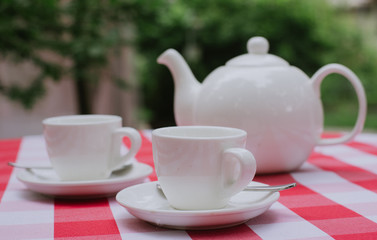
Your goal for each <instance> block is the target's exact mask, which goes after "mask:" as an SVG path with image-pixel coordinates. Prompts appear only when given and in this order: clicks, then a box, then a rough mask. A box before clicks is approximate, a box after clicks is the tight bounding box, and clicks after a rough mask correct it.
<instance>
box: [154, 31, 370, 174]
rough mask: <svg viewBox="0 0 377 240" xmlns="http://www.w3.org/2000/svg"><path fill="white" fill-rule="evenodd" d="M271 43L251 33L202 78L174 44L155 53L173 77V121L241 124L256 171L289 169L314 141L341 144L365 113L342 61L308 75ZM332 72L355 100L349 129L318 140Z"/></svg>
mask: <svg viewBox="0 0 377 240" xmlns="http://www.w3.org/2000/svg"><path fill="white" fill-rule="evenodd" d="M268 48H269V43H268V41H267V40H266V39H265V38H263V37H253V38H251V39H250V40H249V41H248V43H247V49H248V53H247V54H243V55H241V56H238V57H235V58H233V59H231V60H229V61H228V62H227V63H226V64H225V66H221V67H219V68H217V69H215V70H214V71H213V72H212V73H210V74H209V75H208V76H207V78H206V79H205V80H204V81H203V83H202V84H201V83H199V82H198V81H197V80H196V79H195V77H194V75H193V74H192V72H191V70H190V68H189V66H188V65H187V63H186V62H185V60H184V59H183V57H182V56H181V55H180V54H179V53H178V52H177V51H176V50H174V49H168V50H166V51H165V52H164V53H163V54H161V56H160V57H159V58H158V60H157V61H158V63H161V64H165V65H167V67H168V68H169V70H170V71H171V73H172V75H173V78H174V81H175V95H174V114H175V119H176V123H177V125H215V126H227V127H235V128H241V129H244V130H245V131H246V132H247V133H248V137H247V146H246V148H247V149H248V150H250V151H251V152H252V153H253V154H254V156H255V159H256V161H257V173H259V174H261V173H275V172H285V171H293V170H295V169H297V168H299V167H300V166H301V165H302V164H303V163H304V162H305V160H306V159H307V158H308V157H309V155H310V153H311V152H312V150H313V148H314V147H315V146H316V145H331V144H340V143H345V142H347V141H350V140H352V139H353V138H354V137H355V135H356V134H358V133H359V132H361V130H362V128H363V126H364V122H365V117H366V98H365V92H364V88H363V86H362V84H361V82H360V80H359V79H358V77H357V76H356V75H355V74H354V73H353V72H352V71H351V70H349V69H348V68H346V67H345V66H342V65H340V64H328V65H326V66H324V67H322V68H321V69H319V70H318V71H317V72H316V73H315V74H314V76H313V77H312V78H309V77H308V76H307V75H306V74H305V73H304V72H302V71H301V70H300V69H298V68H297V67H294V66H290V65H289V64H288V62H287V61H285V60H284V59H282V58H280V57H277V56H275V55H272V54H268ZM331 73H338V74H341V75H343V76H344V77H346V78H347V79H348V80H349V81H350V82H351V84H352V85H353V87H354V89H355V91H356V95H357V98H358V102H359V109H358V117H357V121H356V124H355V126H354V128H353V130H352V131H351V132H350V133H348V134H346V135H344V136H342V137H339V138H334V139H322V138H321V133H322V132H323V109H322V103H321V99H320V85H321V82H322V80H323V79H324V78H325V77H326V76H327V75H329V74H331Z"/></svg>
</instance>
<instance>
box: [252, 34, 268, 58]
mask: <svg viewBox="0 0 377 240" xmlns="http://www.w3.org/2000/svg"><path fill="white" fill-rule="evenodd" d="M268 49H269V43H268V41H267V39H265V38H264V37H252V38H250V39H249V41H247V51H248V52H249V53H253V54H267V53H268Z"/></svg>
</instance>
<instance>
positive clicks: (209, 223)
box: [116, 182, 280, 229]
mask: <svg viewBox="0 0 377 240" xmlns="http://www.w3.org/2000/svg"><path fill="white" fill-rule="evenodd" d="M156 184H157V182H149V183H143V184H138V185H135V186H132V187H128V188H126V189H123V190H122V191H120V192H119V193H118V194H117V195H116V200H117V201H118V203H119V204H120V205H122V206H123V207H125V208H126V209H127V210H128V212H129V213H131V214H132V215H134V216H135V217H137V218H139V219H141V220H144V221H146V222H149V223H152V224H154V225H157V226H160V227H167V228H175V229H216V228H224V227H230V226H235V225H238V224H241V223H244V222H246V221H248V220H249V219H251V218H254V217H256V216H258V215H260V214H262V213H264V212H265V211H266V210H268V209H269V208H270V206H271V205H272V204H273V203H274V202H276V201H277V200H278V199H279V196H280V194H279V193H278V192H275V193H271V192H252V191H242V192H240V193H238V194H237V195H235V196H234V197H232V198H231V199H230V201H229V203H228V205H227V206H226V207H224V208H222V209H215V210H196V211H192V210H177V209H174V208H172V207H171V206H170V205H169V203H168V201H167V200H166V198H165V197H164V196H163V195H162V193H161V192H160V191H159V190H157V188H156ZM249 185H265V184H262V183H258V182H251V183H250V184H249Z"/></svg>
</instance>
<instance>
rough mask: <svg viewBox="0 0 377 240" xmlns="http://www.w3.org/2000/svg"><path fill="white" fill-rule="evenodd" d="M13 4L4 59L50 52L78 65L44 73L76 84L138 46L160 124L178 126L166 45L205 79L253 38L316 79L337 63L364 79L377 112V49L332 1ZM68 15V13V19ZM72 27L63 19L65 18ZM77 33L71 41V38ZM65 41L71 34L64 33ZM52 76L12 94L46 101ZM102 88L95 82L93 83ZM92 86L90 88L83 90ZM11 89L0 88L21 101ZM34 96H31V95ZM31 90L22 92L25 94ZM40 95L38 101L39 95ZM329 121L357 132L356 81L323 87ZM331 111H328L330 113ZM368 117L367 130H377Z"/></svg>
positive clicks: (2, 39) (2, 7) (6, 19)
mask: <svg viewBox="0 0 377 240" xmlns="http://www.w3.org/2000/svg"><path fill="white" fill-rule="evenodd" d="M62 3H65V4H58V3H57V1H53V0H39V1H38V0H37V1H30V0H29V1H28V0H14V1H11V0H4V1H2V2H1V3H0V13H1V14H0V16H1V17H0V18H1V19H0V20H1V21H0V53H1V54H2V55H12V56H15V57H16V58H17V59H19V60H20V59H21V60H22V59H25V58H29V59H30V58H31V59H32V57H35V56H37V55H36V54H34V51H35V49H44V48H47V49H50V50H51V51H55V52H57V53H58V54H59V55H62V56H64V57H67V58H69V59H72V61H73V65H72V66H71V67H70V68H68V69H67V68H66V69H64V68H63V69H62V68H61V66H59V64H53V63H51V62H44V61H40V60H38V59H37V60H36V61H35V64H39V63H38V62H40V65H39V66H40V68H41V69H42V74H44V75H45V76H48V79H49V78H52V79H56V80H59V79H60V78H61V76H62V74H66V72H68V73H70V74H71V75H72V76H73V78H74V79H75V80H76V82H93V79H98V72H97V71H98V70H100V69H101V68H103V67H106V64H107V61H106V60H107V59H106V57H107V56H108V54H109V52H111V51H112V52H114V51H115V52H116V49H119V47H121V46H123V45H125V44H132V45H133V46H134V48H135V49H137V52H138V57H137V58H136V59H135V62H134V63H135V66H136V67H137V74H138V78H139V80H140V85H141V89H142V95H143V103H144V112H145V113H146V114H145V116H148V120H149V122H150V123H151V125H152V127H160V126H165V125H173V124H175V122H174V117H173V92H174V85H173V80H172V77H171V75H170V73H169V71H168V70H167V68H166V67H164V66H161V65H158V64H157V63H156V59H157V57H158V56H159V55H160V54H161V53H162V52H163V51H164V50H166V49H167V48H175V49H177V50H178V51H179V52H181V53H182V54H183V55H184V57H185V59H186V60H187V62H188V63H189V65H190V67H191V69H192V70H193V72H194V74H195V75H196V77H197V78H198V79H199V80H204V78H205V77H206V76H207V75H208V74H209V73H210V72H211V71H212V70H214V69H215V68H216V67H218V66H221V65H224V63H225V62H226V61H227V60H229V59H230V58H232V57H235V56H237V55H240V54H243V53H245V52H246V42H247V40H248V39H249V38H250V37H253V36H258V35H259V36H264V37H266V38H267V39H268V40H269V42H270V53H272V54H275V55H278V56H280V57H282V58H284V59H286V60H287V61H288V62H289V63H290V64H291V65H294V66H297V67H298V68H300V69H302V70H303V71H304V72H306V73H307V74H308V76H312V75H313V74H314V72H315V71H316V70H317V69H319V68H320V67H321V66H323V65H325V64H327V63H331V62H337V63H341V64H343V65H346V66H348V67H349V68H350V69H352V70H353V71H354V72H355V73H356V74H357V75H358V76H359V78H360V79H361V80H362V82H363V84H364V87H365V89H366V93H367V97H368V106H369V114H370V115H371V116H376V115H377V81H376V80H375V79H376V78H377V68H376V67H375V66H374V64H375V63H376V62H377V50H376V49H377V48H376V47H375V46H371V45H368V44H367V41H366V40H365V39H364V36H363V35H362V34H361V31H360V29H358V27H357V26H356V25H355V24H354V23H353V22H352V21H351V20H350V19H349V18H348V17H347V15H346V14H344V12H342V11H339V10H337V9H335V8H333V7H332V6H331V5H329V3H328V1H325V0H316V1H302V0H207V1H199V0H191V1H184V0H154V1H150V0H110V1H101V0H92V1H88V0H85V1H62ZM62 16H65V17H62ZM67 18H68V20H69V21H67V22H68V23H67V22H64V21H62V19H63V20H64V19H67ZM130 24H131V25H132V28H133V29H134V31H135V37H134V39H132V41H131V42H130V41H127V40H129V39H127V38H126V37H125V36H124V34H122V33H123V31H124V28H127V27H129V26H130ZM67 35H68V36H69V37H68V38H67V37H66V36H67ZM64 36H65V37H64ZM45 80H46V78H44V76H41V77H40V80H36V81H35V83H34V85H33V84H32V85H31V88H30V89H33V88H32V86H34V90H33V91H31V90H30V89H29V92H27V89H26V90H25V89H21V90H20V89H18V90H17V91H18V93H17V91H15V92H16V93H13V95H16V96H18V97H14V96H13V98H15V99H17V100H21V101H23V103H24V104H26V105H28V104H31V103H32V100H31V98H32V97H33V96H34V95H35V98H33V99H37V97H40V96H41V94H42V93H43V91H41V90H40V89H41V86H42V85H43V81H45ZM94 82H95V81H94ZM88 89H90V87H89V88H88V86H87V85H84V86H83V87H82V88H81V90H79V91H85V90H88ZM12 91H14V89H13V90H12V88H6V87H5V86H2V85H1V79H0V92H1V93H3V94H6V95H8V96H12V94H11V93H12ZM30 91H31V92H30ZM20 92H22V93H23V94H20ZM33 94H34V95H33ZM322 100H323V104H324V107H325V111H326V118H325V120H326V124H327V125H336V126H352V125H353V123H354V121H355V118H356V115H355V112H356V108H357V101H356V97H355V94H354V92H353V89H352V87H351V86H350V84H349V83H348V82H347V81H346V80H345V79H344V78H342V77H341V76H335V75H334V76H333V75H331V76H329V77H328V78H326V80H325V81H324V83H323V85H322ZM327 113H328V114H327ZM368 119H375V118H373V117H371V118H369V117H368V118H367V127H373V128H377V123H375V121H368Z"/></svg>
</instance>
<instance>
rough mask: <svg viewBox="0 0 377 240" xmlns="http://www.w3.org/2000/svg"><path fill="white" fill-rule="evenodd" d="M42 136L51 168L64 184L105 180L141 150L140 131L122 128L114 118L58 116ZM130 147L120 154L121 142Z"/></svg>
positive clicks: (45, 124)
mask: <svg viewBox="0 0 377 240" xmlns="http://www.w3.org/2000/svg"><path fill="white" fill-rule="evenodd" d="M43 135H44V138H45V141H46V147H47V152H48V156H49V158H50V161H51V164H52V166H53V168H54V170H55V171H56V173H57V174H58V176H59V177H60V179H62V180H94V179H106V178H108V177H109V176H110V174H111V172H112V171H113V170H115V169H117V168H119V167H121V166H123V165H124V164H125V163H126V162H127V161H131V159H132V158H133V157H134V156H135V154H136V153H137V152H138V150H139V149H140V146H141V137H140V134H139V133H138V131H136V130H135V129H133V128H130V127H122V118H121V117H119V116H114V115H96V114H88V115H71V116H58V117H52V118H48V119H45V120H44V121H43ZM123 137H128V138H129V139H130V141H131V147H130V149H129V151H127V153H125V154H124V155H121V154H120V150H121V145H122V139H123Z"/></svg>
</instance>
